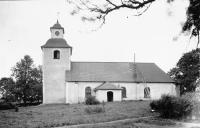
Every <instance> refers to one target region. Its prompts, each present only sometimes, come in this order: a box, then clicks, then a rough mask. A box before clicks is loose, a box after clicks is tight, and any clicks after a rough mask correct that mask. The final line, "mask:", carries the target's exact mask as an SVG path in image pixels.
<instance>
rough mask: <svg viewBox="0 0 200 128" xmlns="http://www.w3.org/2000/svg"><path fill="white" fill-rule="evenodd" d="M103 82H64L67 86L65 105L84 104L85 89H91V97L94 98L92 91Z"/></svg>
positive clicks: (94, 93) (94, 94)
mask: <svg viewBox="0 0 200 128" xmlns="http://www.w3.org/2000/svg"><path fill="white" fill-rule="evenodd" d="M102 83H103V82H66V86H68V90H69V91H68V95H66V96H68V101H66V102H67V103H82V102H85V88H86V87H90V88H91V90H92V91H91V95H92V96H96V92H95V91H94V89H95V88H96V87H97V86H99V85H101V84H102Z"/></svg>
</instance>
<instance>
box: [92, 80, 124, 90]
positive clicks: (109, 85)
mask: <svg viewBox="0 0 200 128" xmlns="http://www.w3.org/2000/svg"><path fill="white" fill-rule="evenodd" d="M94 90H95V91H97V90H122V88H121V87H118V86H116V85H114V84H112V83H110V82H108V81H107V82H105V83H103V84H101V85H99V86H98V87H96V88H95V89H94Z"/></svg>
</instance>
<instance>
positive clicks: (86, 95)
mask: <svg viewBox="0 0 200 128" xmlns="http://www.w3.org/2000/svg"><path fill="white" fill-rule="evenodd" d="M89 96H91V88H90V87H86V88H85V97H89Z"/></svg>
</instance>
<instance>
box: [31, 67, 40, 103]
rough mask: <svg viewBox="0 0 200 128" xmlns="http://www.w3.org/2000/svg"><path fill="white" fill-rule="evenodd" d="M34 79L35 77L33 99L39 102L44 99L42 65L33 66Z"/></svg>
mask: <svg viewBox="0 0 200 128" xmlns="http://www.w3.org/2000/svg"><path fill="white" fill-rule="evenodd" d="M32 79H33V82H34V84H33V87H32V95H31V101H36V100H37V102H38V103H39V102H40V101H41V100H42V66H41V65H39V66H38V67H35V68H33V70H32Z"/></svg>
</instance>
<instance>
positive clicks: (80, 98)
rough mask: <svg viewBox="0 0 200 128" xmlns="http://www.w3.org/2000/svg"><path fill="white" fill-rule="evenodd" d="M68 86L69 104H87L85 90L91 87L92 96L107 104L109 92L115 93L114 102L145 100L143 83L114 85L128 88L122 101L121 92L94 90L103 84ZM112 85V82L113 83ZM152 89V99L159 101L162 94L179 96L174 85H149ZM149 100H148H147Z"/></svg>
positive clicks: (71, 83)
mask: <svg viewBox="0 0 200 128" xmlns="http://www.w3.org/2000/svg"><path fill="white" fill-rule="evenodd" d="M66 83H67V84H66V86H68V92H69V93H68V99H69V100H68V102H67V101H66V102H67V103H82V102H85V88H86V87H87V86H89V87H91V90H92V96H96V98H97V99H98V100H99V101H101V102H102V101H103V100H104V101H105V102H107V92H108V91H112V92H113V93H114V101H121V100H140V99H143V100H145V99H146V98H144V84H143V83H138V84H137V83H125V82H124V83H122V82H120V83H117V82H114V83H113V84H114V85H116V86H120V87H122V86H123V87H125V88H126V98H123V99H122V94H121V91H120V90H98V91H97V92H95V91H94V89H95V88H96V87H97V86H99V85H101V84H102V83H103V82H66ZM111 83H112V82H111ZM147 86H148V87H149V88H150V93H151V99H159V98H160V97H161V95H162V94H171V95H174V96H178V95H177V92H176V86H175V85H174V84H172V83H147ZM147 100H148V99H147Z"/></svg>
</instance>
